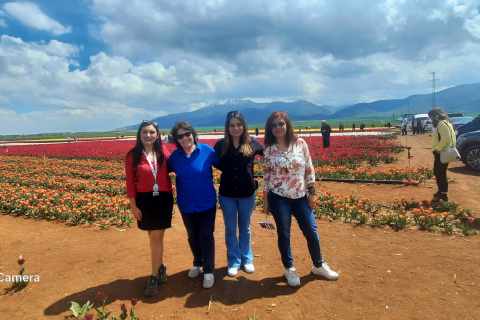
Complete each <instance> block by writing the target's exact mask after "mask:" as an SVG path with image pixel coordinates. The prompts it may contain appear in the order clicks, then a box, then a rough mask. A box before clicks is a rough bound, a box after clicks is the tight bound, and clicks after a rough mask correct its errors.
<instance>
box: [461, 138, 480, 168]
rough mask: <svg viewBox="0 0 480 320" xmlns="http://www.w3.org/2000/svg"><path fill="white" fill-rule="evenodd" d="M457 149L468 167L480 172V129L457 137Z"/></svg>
mask: <svg viewBox="0 0 480 320" xmlns="http://www.w3.org/2000/svg"><path fill="white" fill-rule="evenodd" d="M457 150H458V153H460V156H461V157H462V162H463V163H464V164H465V165H466V166H467V167H468V168H470V169H471V170H473V171H478V172H480V130H477V131H472V132H467V133H464V134H462V135H460V136H459V137H458V138H457Z"/></svg>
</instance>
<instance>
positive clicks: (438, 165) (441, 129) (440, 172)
mask: <svg viewBox="0 0 480 320" xmlns="http://www.w3.org/2000/svg"><path fill="white" fill-rule="evenodd" d="M428 116H429V117H430V119H431V120H432V125H433V127H434V128H435V130H433V133H432V152H433V156H434V162H433V174H434V175H435V181H436V182H437V187H438V191H437V193H435V194H434V195H433V199H432V201H433V202H439V201H440V200H442V201H448V180H447V168H448V162H447V163H442V162H441V161H440V153H441V152H442V151H443V150H445V149H448V148H451V147H454V146H455V144H456V142H457V140H456V137H455V131H454V130H453V127H452V123H451V121H450V118H449V117H448V115H447V114H446V113H445V112H444V111H443V110H442V109H441V108H438V107H436V108H433V109H432V110H430V111H429V112H428Z"/></svg>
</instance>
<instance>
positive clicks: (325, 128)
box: [320, 120, 332, 148]
mask: <svg viewBox="0 0 480 320" xmlns="http://www.w3.org/2000/svg"><path fill="white" fill-rule="evenodd" d="M320 130H321V132H322V138H323V147H324V148H329V147H330V133H331V132H332V128H331V127H330V125H329V124H327V121H325V120H322V128H321V129H320Z"/></svg>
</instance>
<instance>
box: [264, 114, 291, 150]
mask: <svg viewBox="0 0 480 320" xmlns="http://www.w3.org/2000/svg"><path fill="white" fill-rule="evenodd" d="M277 117H280V118H282V119H283V121H285V125H286V126H287V132H286V133H285V146H287V147H288V146H289V145H290V143H291V142H296V141H297V140H298V137H297V135H296V134H295V132H293V126H292V121H290V117H289V116H288V115H287V114H286V113H285V112H283V111H274V112H273V113H272V114H271V115H270V116H269V117H268V119H267V122H266V123H265V139H264V143H265V145H266V146H273V144H274V143H275V141H277V139H276V138H275V136H274V135H273V132H272V129H273V128H272V123H273V120H274V119H275V118H277Z"/></svg>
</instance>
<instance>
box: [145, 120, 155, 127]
mask: <svg viewBox="0 0 480 320" xmlns="http://www.w3.org/2000/svg"><path fill="white" fill-rule="evenodd" d="M142 123H151V124H154V125H156V126H158V124H157V123H156V122H153V121H150V120H143V121H142Z"/></svg>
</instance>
